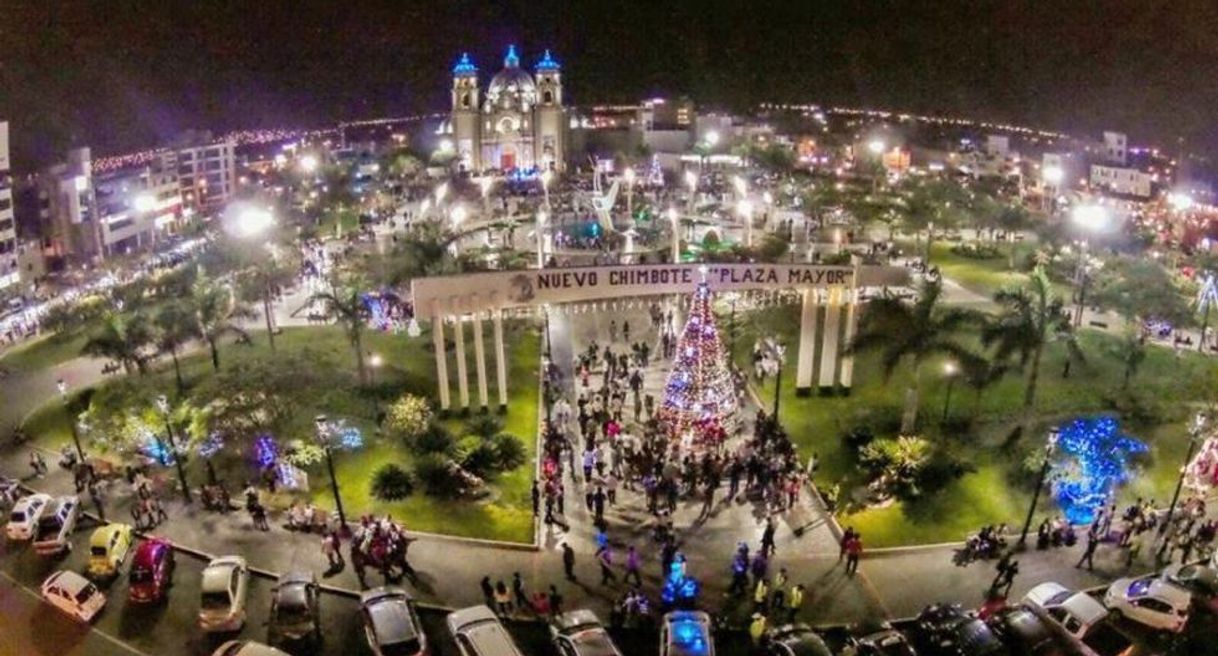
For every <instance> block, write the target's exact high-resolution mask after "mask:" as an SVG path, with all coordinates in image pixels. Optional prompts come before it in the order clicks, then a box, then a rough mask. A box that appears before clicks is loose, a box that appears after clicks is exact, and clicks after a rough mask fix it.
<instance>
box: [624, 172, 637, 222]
mask: <svg viewBox="0 0 1218 656" xmlns="http://www.w3.org/2000/svg"><path fill="white" fill-rule="evenodd" d="M622 175H623V177H625V178H626V218H628V219H630V220H631V221H633V220H634V177H635V175H634V169H632V168H629V169H626V172H625V173H624V174H622ZM631 225H634V224H633V223H631Z"/></svg>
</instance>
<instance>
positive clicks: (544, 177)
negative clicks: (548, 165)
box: [541, 171, 554, 210]
mask: <svg viewBox="0 0 1218 656" xmlns="http://www.w3.org/2000/svg"><path fill="white" fill-rule="evenodd" d="M553 179H554V173H553V172H551V171H546V172H544V173H542V174H541V193H542V194H544V195H545V199H546V209H547V210H550V209H552V208H551V207H550V180H553Z"/></svg>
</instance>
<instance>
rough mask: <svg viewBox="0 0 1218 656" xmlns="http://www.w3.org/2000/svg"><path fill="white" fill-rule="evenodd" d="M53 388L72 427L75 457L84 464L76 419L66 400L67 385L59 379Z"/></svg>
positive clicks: (68, 400)
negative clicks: (61, 401)
mask: <svg viewBox="0 0 1218 656" xmlns="http://www.w3.org/2000/svg"><path fill="white" fill-rule="evenodd" d="M55 388H56V389H58V390H59V398H60V399H62V400H63V407H64V411H65V412H66V413H67V415H68V424H70V425H71V427H72V443H73V444H75V445H76V455H78V456H80V462H81V464H84V462H85V450H84V449H82V448H81V447H80V431H79V430H77V428H76V417H75V415H73V414H72V404H71V399H69V398H68V383H67V382H66V381H64V379H62V378H60V379H59V380H57V381H55Z"/></svg>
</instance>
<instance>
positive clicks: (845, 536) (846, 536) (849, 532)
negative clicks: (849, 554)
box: [837, 526, 854, 563]
mask: <svg viewBox="0 0 1218 656" xmlns="http://www.w3.org/2000/svg"><path fill="white" fill-rule="evenodd" d="M853 538H854V527H853V526H847V527H846V530H845V532H843V533H842V541H841V542H839V543H838V546H839V547H840V550H839V551H838V553H837V562H839V563H840V562H842V558H845V557H846V545H848V544H850V541H851V540H852V539H853Z"/></svg>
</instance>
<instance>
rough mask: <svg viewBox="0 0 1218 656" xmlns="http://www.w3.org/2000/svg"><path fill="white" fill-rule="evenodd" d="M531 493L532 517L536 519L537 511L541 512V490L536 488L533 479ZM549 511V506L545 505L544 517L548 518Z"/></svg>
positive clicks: (535, 480) (535, 482) (535, 481)
mask: <svg viewBox="0 0 1218 656" xmlns="http://www.w3.org/2000/svg"><path fill="white" fill-rule="evenodd" d="M531 493H532V495H533V516H534V517H536V516H537V515H538V511H540V510H541V489H540V488H538V487H537V479H536V478H534V479H533V489H532V490H531ZM549 510H550V508H549V504H548V503H547V504H546V515H547V516H549ZM546 523H549V522H546Z"/></svg>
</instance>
